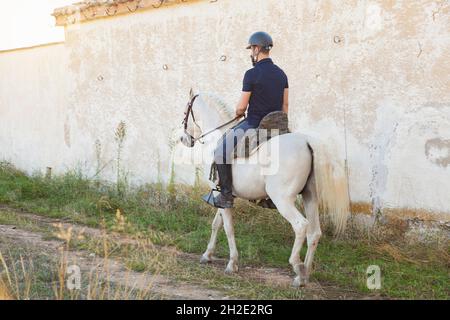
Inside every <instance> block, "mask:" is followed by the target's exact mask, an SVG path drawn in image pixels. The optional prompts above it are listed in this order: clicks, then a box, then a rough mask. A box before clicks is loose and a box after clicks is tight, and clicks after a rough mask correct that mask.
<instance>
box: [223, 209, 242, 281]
mask: <svg viewBox="0 0 450 320" xmlns="http://www.w3.org/2000/svg"><path fill="white" fill-rule="evenodd" d="M222 217H223V225H224V228H225V233H226V235H227V239H228V247H229V249H230V261H229V262H228V265H227V268H226V269H225V272H226V273H233V272H237V271H238V269H239V267H238V257H239V255H238V251H237V247H236V241H235V239H234V227H233V209H223V211H222Z"/></svg>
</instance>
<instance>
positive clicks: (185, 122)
mask: <svg viewBox="0 0 450 320" xmlns="http://www.w3.org/2000/svg"><path fill="white" fill-rule="evenodd" d="M198 96H199V95H198V94H196V95H195V96H193V97H192V98H191V100H189V102H188V104H187V107H186V112H185V114H184V119H183V122H182V124H183V127H184V133H185V134H186V135H187V136H188V137H189V138H190V139H191V147H193V146H194V144H195V142H197V141H198V142H200V143H201V144H204V142H203V141H201V139H203V138H204V137H206V136H207V135H209V134H211V133H213V132H214V131H216V130H219V129H222V128H223V127H226V126H227V125H229V124H231V123H233V122H234V121H236V120H238V119H239V118H241V117H235V118H233V119H231V120H230V121H228V122H226V123H224V124H222V125H220V126H218V127H216V128H214V129H212V130H210V131H208V132H206V133H204V134H202V135H201V136H200V137H198V138H195V137H194V136H193V135H191V134H190V133H189V132H188V130H187V126H188V122H189V116H191V117H192V122H194V124H195V125H196V126H197V128H199V129H200V132H203V131H202V128H200V126H199V125H198V123H197V122H196V121H195V116H194V111H193V110H192V107H193V106H194V102H195V99H197V97H198Z"/></svg>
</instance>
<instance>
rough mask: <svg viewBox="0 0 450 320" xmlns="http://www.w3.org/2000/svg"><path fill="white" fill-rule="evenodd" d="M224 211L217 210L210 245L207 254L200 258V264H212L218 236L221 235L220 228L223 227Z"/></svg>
mask: <svg viewBox="0 0 450 320" xmlns="http://www.w3.org/2000/svg"><path fill="white" fill-rule="evenodd" d="M222 210H223V209H219V210H217V213H216V216H215V217H214V220H213V222H212V225H211V229H212V232H211V239H210V240H209V243H208V248H207V249H206V251H205V253H204V254H203V255H202V257H201V258H200V263H208V262H211V260H212V256H213V254H214V250H215V249H216V242H217V234H218V233H219V230H220V228H221V227H222V225H223V219H222V212H221V211H222Z"/></svg>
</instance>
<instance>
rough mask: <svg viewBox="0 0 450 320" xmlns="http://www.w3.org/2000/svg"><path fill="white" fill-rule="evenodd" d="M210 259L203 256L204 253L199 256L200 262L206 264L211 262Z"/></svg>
mask: <svg viewBox="0 0 450 320" xmlns="http://www.w3.org/2000/svg"><path fill="white" fill-rule="evenodd" d="M211 261H212V260H211V259H210V258H208V257H205V256H204V255H203V256H201V257H200V264H208V263H211Z"/></svg>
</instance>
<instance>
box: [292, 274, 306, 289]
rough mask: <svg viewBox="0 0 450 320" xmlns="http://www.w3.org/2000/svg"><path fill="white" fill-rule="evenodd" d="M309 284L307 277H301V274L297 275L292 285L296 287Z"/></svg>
mask: <svg viewBox="0 0 450 320" xmlns="http://www.w3.org/2000/svg"><path fill="white" fill-rule="evenodd" d="M306 284H307V281H306V279H304V278H300V277H299V276H297V277H295V279H294V281H293V282H292V286H293V287H294V288H304V287H305V286H306Z"/></svg>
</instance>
